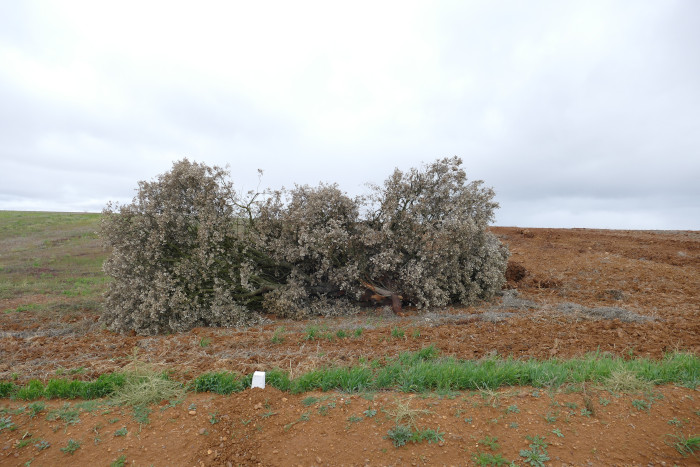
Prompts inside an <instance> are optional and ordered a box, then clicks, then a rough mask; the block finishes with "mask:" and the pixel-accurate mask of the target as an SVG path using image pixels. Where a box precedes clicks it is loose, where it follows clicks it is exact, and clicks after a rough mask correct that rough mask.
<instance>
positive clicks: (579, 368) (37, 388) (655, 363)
mask: <svg viewBox="0 0 700 467" xmlns="http://www.w3.org/2000/svg"><path fill="white" fill-rule="evenodd" d="M130 365H132V364H130ZM251 380H252V374H251V375H237V374H234V373H229V372H209V373H204V374H202V375H200V376H198V377H197V378H195V379H194V380H193V381H191V382H190V383H189V384H188V386H187V388H185V387H183V385H182V384H181V383H179V382H176V381H171V380H169V379H168V378H167V376H165V375H163V374H160V373H157V372H155V371H153V370H151V369H149V368H148V367H146V366H144V365H142V364H138V363H134V364H133V365H132V366H131V367H130V366H127V368H126V370H125V371H124V372H121V373H112V374H107V375H101V376H100V377H99V378H97V379H96V380H94V381H74V380H73V381H72V380H67V379H52V380H49V381H48V382H47V383H45V384H44V383H42V382H41V381H38V380H32V381H29V382H28V383H26V384H25V385H24V386H17V385H15V384H14V383H13V382H0V391H2V395H3V396H4V397H8V396H9V397H12V398H14V399H22V400H36V399H40V398H47V399H51V398H62V399H76V398H82V399H95V398H99V397H106V396H111V398H112V401H113V402H115V403H117V404H120V405H130V406H138V405H148V404H152V403H156V402H160V401H162V400H179V399H181V398H182V397H183V395H184V392H185V389H187V390H191V391H195V392H213V393H217V394H231V393H233V392H239V391H242V390H244V389H247V388H249V387H250V384H251ZM698 381H700V359H699V358H698V357H697V356H694V355H692V354H690V353H674V354H670V355H668V356H666V357H665V358H664V359H662V360H650V359H644V358H638V359H634V360H623V359H621V358H614V357H611V356H610V355H606V354H598V353H594V354H590V355H588V356H586V357H583V358H578V359H571V360H558V359H552V360H514V359H510V358H509V359H501V358H498V357H492V358H487V359H482V360H457V359H454V358H451V357H440V355H439V351H438V349H437V348H436V347H435V346H433V345H431V346H428V347H425V348H423V349H421V350H419V351H416V352H404V353H401V354H399V355H398V356H397V357H395V358H387V359H382V360H375V361H372V363H371V364H370V365H367V364H364V363H360V364H359V365H357V366H351V367H330V366H329V367H326V368H318V369H315V370H312V371H310V372H308V373H305V374H302V375H300V376H298V377H296V378H294V379H290V378H289V374H288V373H287V372H285V371H282V370H278V369H274V370H270V371H268V372H267V373H266V384H268V385H270V386H272V387H275V388H277V389H279V390H281V391H289V392H292V393H303V392H308V391H314V390H321V391H329V390H341V391H346V392H366V391H376V390H386V389H390V390H399V391H404V392H421V393H422V392H430V391H437V392H439V393H449V392H451V391H464V390H477V391H480V392H482V394H486V395H489V397H490V398H491V402H492V404H494V405H497V402H498V401H497V394H498V393H496V392H495V391H496V389H498V388H500V387H503V386H535V387H550V388H556V387H559V386H561V385H564V384H574V385H581V384H583V383H588V382H593V383H596V385H597V386H598V387H600V388H604V389H606V390H609V391H613V392H639V391H642V392H645V393H646V394H650V393H651V392H652V389H653V387H654V385H656V384H666V383H675V384H682V385H684V386H687V387H695V386H697V382H698ZM538 394H539V391H538ZM605 402H607V400H606V401H605ZM601 404H603V402H601ZM517 410H518V409H517V407H516V406H513V407H508V408H507V409H506V411H507V412H508V413H517ZM587 410H590V409H589V408H588V407H587ZM584 415H586V414H585V413H584Z"/></svg>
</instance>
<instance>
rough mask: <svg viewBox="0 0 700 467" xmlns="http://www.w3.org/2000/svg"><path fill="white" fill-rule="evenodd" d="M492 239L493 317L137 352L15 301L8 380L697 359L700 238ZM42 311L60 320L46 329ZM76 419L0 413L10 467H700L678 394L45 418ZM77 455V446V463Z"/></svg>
mask: <svg viewBox="0 0 700 467" xmlns="http://www.w3.org/2000/svg"><path fill="white" fill-rule="evenodd" d="M493 231H494V232H495V233H496V234H497V235H499V236H500V237H501V239H502V240H503V241H504V242H505V243H507V244H508V245H509V247H510V250H511V264H510V267H509V274H508V277H509V282H508V285H507V289H505V290H504V295H503V296H502V297H499V299H498V300H497V301H495V302H494V303H484V304H481V305H479V306H475V307H470V308H451V309H446V310H430V311H428V312H425V311H420V312H419V311H417V310H411V309H410V308H409V309H407V310H405V311H406V312H405V313H404V315H402V316H396V315H394V314H393V313H392V312H391V310H390V309H389V308H379V309H373V308H370V309H366V310H365V311H364V312H362V313H361V314H358V315H355V316H350V317H342V318H338V317H335V318H318V319H316V320H313V321H304V322H299V321H276V320H274V319H272V318H270V321H269V323H268V324H266V325H264V326H260V327H256V328H249V329H241V330H236V329H210V328H199V329H195V330H193V331H191V332H189V333H186V334H176V335H165V336H155V337H142V336H124V335H118V334H114V333H111V332H108V331H105V330H103V329H101V328H100V326H99V323H97V319H98V309H97V307H93V308H91V307H90V306H87V305H85V306H84V308H81V306H77V305H75V303H76V302H75V301H71V296H70V295H67V296H65V297H60V296H58V298H57V296H56V295H55V294H53V295H51V294H49V293H40V291H39V293H36V292H33V293H32V294H28V293H24V294H14V295H13V296H9V294H6V295H3V297H4V298H2V299H0V310H2V312H0V336H1V337H0V380H2V381H11V380H14V381H15V382H16V383H17V384H22V383H25V382H26V381H28V380H29V379H32V378H37V379H40V380H42V381H46V380H48V379H50V378H52V377H56V376H57V375H61V376H63V377H71V378H78V379H93V378H95V377H96V376H98V375H100V374H103V373H109V372H112V371H118V370H120V369H121V368H123V367H124V366H125V365H126V364H127V363H129V361H131V360H132V359H133V358H134V355H135V354H136V358H138V359H139V360H140V361H143V362H148V363H149V364H151V365H152V366H153V367H154V368H156V369H159V370H161V369H162V370H169V371H170V372H171V373H172V377H173V378H174V379H178V380H182V381H183V382H186V381H189V380H191V379H192V378H194V377H196V376H198V375H200V374H202V373H204V372H208V371H219V370H222V371H235V372H240V373H243V374H249V373H251V372H253V371H256V370H261V371H266V370H270V369H273V368H278V369H282V370H284V371H286V372H288V373H289V375H290V377H292V378H293V377H295V376H296V375H301V374H304V373H307V372H309V371H311V370H313V369H316V368H323V367H327V366H329V365H337V366H350V365H357V364H358V362H371V361H381V360H382V359H387V358H391V357H395V356H396V355H398V354H399V353H400V352H404V351H417V350H420V349H422V348H425V347H427V346H429V345H434V346H435V347H436V348H437V349H439V351H440V355H442V356H452V357H455V358H457V359H464V360H474V359H481V358H485V357H494V356H500V357H502V358H508V357H512V358H514V359H521V360H526V359H539V360H545V359H552V358H556V359H567V358H572V357H580V356H584V355H587V354H590V353H591V352H599V353H604V354H610V355H614V356H620V357H623V358H625V359H631V358H640V357H649V358H652V359H655V360H658V359H662V358H663V356H664V355H665V354H668V353H670V352H673V351H686V352H690V353H692V354H694V355H699V354H700V292H699V291H698V287H699V286H700V233H698V232H687V231H674V232H665V231H664V232H661V231H610V230H587V229H573V230H568V229H567V230H564V229H520V228H506V227H497V228H493ZM2 245H3V248H9V247H7V245H8V243H7V242H5V243H3V244H2ZM7 251H9V250H7ZM28 251H29V250H28ZM71 254H72V255H79V252H73V253H71ZM27 255H29V256H31V252H30V251H29V252H28V253H27ZM76 257H77V256H76ZM4 266H5V267H8V266H7V265H4ZM32 267H34V268H35V269H34V270H31V268H29V269H27V271H26V274H27V277H28V278H30V279H31V277H35V276H36V277H39V276H41V277H44V278H47V280H48V279H50V276H51V274H59V275H60V274H62V272H61V270H60V269H58V268H52V267H47V266H45V265H44V264H43V263H42V264H39V265H37V266H32ZM32 274H34V276H32ZM96 300H98V299H96ZM47 301H50V302H51V306H50V307H49V309H50V310H54V311H55V310H59V311H60V310H62V309H63V310H64V312H60V313H59V312H56V313H51V312H48V311H47V308H46V307H45V306H44V307H42V303H44V302H47ZM81 303H82V302H81ZM61 304H63V305H64V307H63V308H61ZM33 307H34V308H33ZM698 371H700V369H698ZM65 403H67V402H66V401H46V402H45V407H44V409H43V410H42V411H41V412H40V413H38V414H34V416H31V415H32V412H31V410H30V409H29V406H28V403H27V402H24V401H19V400H9V399H5V400H2V401H0V404H2V406H3V407H4V411H3V414H2V415H0V427H2V426H3V425H2V423H1V420H5V421H6V425H8V426H7V427H5V428H4V429H0V465H25V463H26V462H28V461H32V462H31V465H33V466H36V465H59V464H61V463H64V464H65V463H67V464H70V465H109V464H110V463H111V462H114V461H119V460H124V461H125V462H126V463H127V464H130V465H131V464H133V465H507V463H504V464H500V462H501V460H499V459H502V460H503V462H505V461H506V460H507V461H508V462H510V461H513V462H515V463H517V464H519V465H540V464H535V463H532V462H535V460H533V459H536V457H535V455H536V454H538V453H543V452H544V453H546V457H548V459H547V460H545V459H544V458H541V460H540V462H542V463H543V464H546V465H565V464H566V465H669V466H671V465H674V464H676V465H696V463H697V458H695V457H694V456H693V454H689V455H686V456H683V455H682V454H681V453H680V452H679V450H678V448H677V444H678V443H679V442H680V443H681V444H683V443H682V441H684V440H686V441H687V440H688V439H692V438H693V437H697V436H698V434H699V433H700V394H699V393H698V391H697V389H696V388H693V387H691V388H689V387H679V386H673V385H662V386H656V387H655V389H654V390H653V392H651V393H646V394H642V393H640V394H636V393H612V392H610V391H605V390H603V389H601V388H600V387H597V386H596V385H594V384H588V385H587V384H582V385H575V386H570V387H567V386H565V387H558V388H556V389H555V388H532V387H507V388H501V389H499V390H490V389H486V388H484V389H483V390H481V391H472V392H457V393H455V392H449V391H445V392H441V393H427V394H426V393H418V394H414V393H404V392H398V391H379V392H373V393H353V394H347V393H342V392H334V391H330V392H327V393H323V392H313V393H304V394H291V393H287V392H281V391H278V390H277V389H274V388H270V387H268V388H266V389H264V390H262V389H248V390H245V391H243V392H240V393H237V394H233V395H230V396H218V395H213V394H209V393H201V394H190V395H188V396H187V397H186V399H185V400H184V401H182V402H181V403H179V404H167V403H165V402H164V403H163V404H162V405H161V407H160V408H159V407H151V412H150V415H149V417H148V420H147V423H146V422H145V421H144V419H140V421H139V418H138V417H137V416H134V414H133V413H131V411H130V409H126V408H124V407H113V406H109V405H107V404H106V402H104V401H102V402H99V403H100V404H103V403H104V404H103V405H99V406H95V407H93V406H90V405H89V404H88V405H87V406H86V407H83V406H81V407H78V408H76V409H75V410H77V412H78V413H79V420H80V421H79V422H76V423H69V422H66V421H65V420H64V419H63V418H61V417H58V416H54V417H51V416H48V414H50V413H52V412H51V411H52V410H53V411H54V412H53V413H58V412H57V410H58V409H61V408H62V407H64V404H65ZM70 404H71V407H75V404H76V402H75V401H72V402H70ZM20 409H21V410H20ZM404 413H408V414H409V415H407V416H408V417H409V419H406V418H405V417H403V416H402V414H404ZM3 417H4V418H3ZM51 418H53V420H50V419H51ZM399 422H401V423H404V422H406V423H407V424H408V425H412V426H413V427H414V428H415V430H416V431H417V432H420V431H421V430H433V431H434V432H435V433H437V435H436V436H435V437H434V438H431V437H430V436H427V437H424V438H423V439H414V440H413V441H411V440H408V441H407V442H406V444H405V445H403V446H400V447H396V446H395V445H394V442H393V440H392V438H394V437H395V435H396V433H394V434H393V435H392V429H393V428H394V427H395V426H397V425H398V424H399ZM122 428H123V429H124V430H123V431H119V430H121V429H122ZM118 431H119V433H122V434H116V433H117V432H118ZM542 438H543V439H544V441H543V443H546V447H544V448H542V447H541V446H540V445H538V442H539V441H538V439H542ZM26 440H29V441H26ZM39 440H43V441H45V442H46V443H47V444H48V446H47V447H45V448H43V449H42V448H41V447H42V446H44V445H41V444H40V441H39ZM69 440H74V441H76V442H79V443H80V446H79V447H78V448H76V449H75V450H74V452H73V453H70V452H69V451H70V450H71V449H69V448H67V447H68V442H69ZM533 440H534V441H533ZM533 443H534V444H533ZM686 444H687V443H686ZM538 446H539V447H538ZM61 448H66V449H65V450H62V449H61ZM697 452H698V451H696V454H695V455H697ZM528 453H530V454H531V455H532V456H531V457H528ZM528 460H532V462H531V463H530V464H527V463H526V462H528Z"/></svg>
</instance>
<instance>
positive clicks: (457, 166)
mask: <svg viewBox="0 0 700 467" xmlns="http://www.w3.org/2000/svg"><path fill="white" fill-rule="evenodd" d="M461 164H462V161H461V160H460V159H459V158H456V157H455V158H451V159H441V160H437V161H435V162H433V163H432V164H429V165H427V166H424V167H422V168H420V169H411V170H410V171H408V172H402V171H400V170H398V169H396V170H395V171H394V173H393V174H392V176H391V177H389V178H388V179H387V180H386V181H385V182H384V185H383V186H374V187H372V192H371V194H370V195H369V196H366V197H358V198H354V199H352V198H350V197H349V196H347V195H346V194H345V193H343V192H342V191H341V190H340V189H339V188H338V186H337V185H327V184H321V185H319V186H318V187H309V186H296V187H295V188H294V189H292V190H277V191H265V192H262V193H249V194H248V195H247V197H245V198H244V197H242V196H241V195H238V194H237V193H236V192H235V190H233V184H232V183H231V182H230V181H229V174H228V172H227V171H225V170H223V169H221V168H218V167H213V168H211V167H208V166H206V165H204V164H198V163H192V162H189V161H188V160H187V159H184V160H182V161H179V162H176V163H175V164H174V165H173V169H172V170H171V171H170V172H168V173H166V174H163V175H161V176H159V177H158V178H157V179H156V180H154V181H152V182H140V183H139V190H138V194H137V196H136V197H135V198H134V200H133V202H132V203H131V204H127V205H123V206H115V205H112V204H109V205H108V206H107V207H106V208H105V210H104V211H103V220H102V226H101V234H102V238H103V239H104V243H105V244H106V246H107V247H109V248H111V255H110V256H109V258H108V259H107V261H106V262H105V265H104V269H105V272H106V273H107V274H108V275H109V276H110V277H111V278H112V281H111V282H110V283H109V287H108V291H107V293H106V299H105V311H104V313H103V316H102V321H103V322H104V323H105V324H106V325H107V327H108V328H109V329H112V330H115V331H120V332H126V331H135V332H137V333H139V334H157V333H163V332H177V331H186V330H188V329H191V328H192V327H196V326H238V325H246V324H251V323H254V322H256V321H257V320H258V319H259V314H258V313H259V312H267V313H272V314H274V315H277V316H280V317H293V318H300V317H304V316H308V315H310V314H328V313H329V312H331V311H332V310H336V312H340V313H342V312H347V311H348V310H351V309H353V308H354V307H355V306H356V305H357V304H358V303H361V301H362V300H369V301H370V302H375V303H388V302H390V303H391V306H392V309H393V310H394V312H399V311H400V310H401V305H402V303H404V304H410V305H413V306H416V307H418V308H419V309H425V308H428V307H440V306H445V305H447V304H450V303H462V304H470V303H474V302H475V301H478V300H488V299H490V298H492V297H493V296H494V295H495V294H496V293H497V292H498V291H499V290H500V289H501V287H502V285H503V283H504V272H505V268H506V263H507V258H508V251H507V249H506V247H505V246H504V245H502V244H501V243H500V242H499V241H498V239H497V238H496V237H495V236H494V235H493V234H491V233H489V232H488V231H487V227H488V223H489V222H491V221H492V220H493V212H494V210H495V209H496V207H497V204H496V203H495V202H493V196H494V193H493V191H492V190H491V189H488V188H483V187H482V186H481V184H482V182H479V181H477V182H469V183H468V182H467V178H466V174H465V173H464V171H463V169H462V168H461Z"/></svg>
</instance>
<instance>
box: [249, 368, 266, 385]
mask: <svg viewBox="0 0 700 467" xmlns="http://www.w3.org/2000/svg"><path fill="white" fill-rule="evenodd" d="M251 387H254V388H260V389H265V372H264V371H256V372H255V373H253V384H252V386H251Z"/></svg>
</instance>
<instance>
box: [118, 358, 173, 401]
mask: <svg viewBox="0 0 700 467" xmlns="http://www.w3.org/2000/svg"><path fill="white" fill-rule="evenodd" d="M123 375H124V383H123V384H122V385H121V386H119V387H118V388H117V389H116V390H115V391H114V392H113V393H112V395H111V399H112V402H113V403H114V404H116V405H127V406H132V407H145V406H148V405H150V404H154V403H157V402H161V401H164V400H174V399H181V398H183V397H184V395H185V388H184V387H183V385H182V383H179V382H177V381H172V380H170V379H168V378H167V376H166V375H164V374H162V373H157V372H155V371H154V370H153V369H152V368H151V367H149V366H148V365H146V364H144V363H142V362H139V361H138V360H136V358H134V361H133V362H132V363H129V365H127V366H126V371H125V373H124V374H123Z"/></svg>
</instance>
